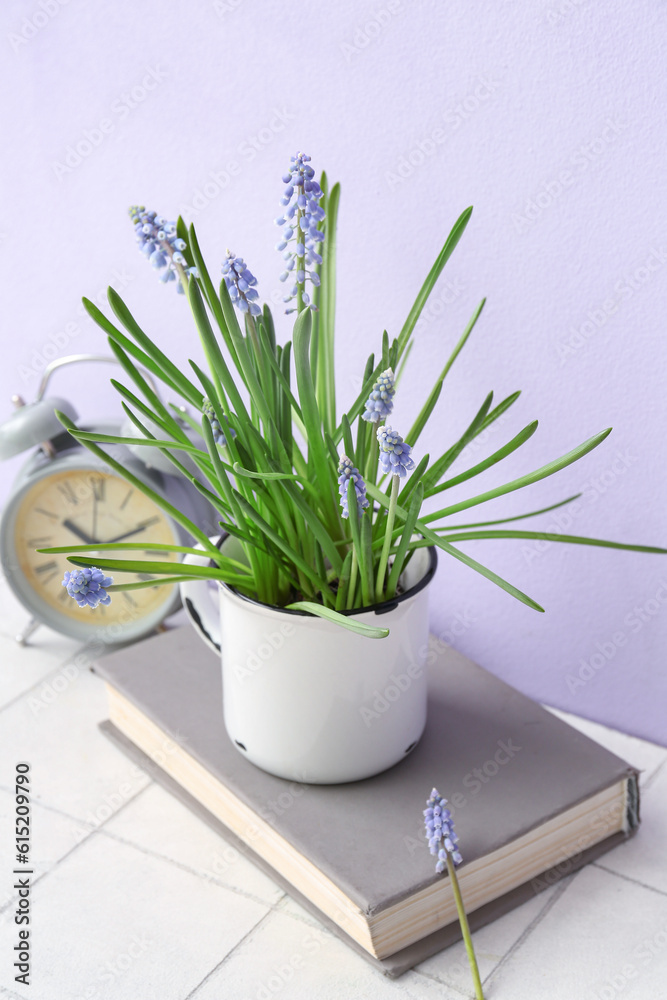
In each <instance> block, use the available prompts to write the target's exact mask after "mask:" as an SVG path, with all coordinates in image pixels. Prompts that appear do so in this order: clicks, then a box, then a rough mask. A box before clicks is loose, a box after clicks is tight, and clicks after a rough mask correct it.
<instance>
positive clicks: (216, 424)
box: [201, 396, 236, 447]
mask: <svg viewBox="0 0 667 1000" xmlns="http://www.w3.org/2000/svg"><path fill="white" fill-rule="evenodd" d="M201 411H202V413H203V414H205V416H207V417H208V419H209V421H210V424H211V432H212V434H213V440H214V441H215V443H216V444H221V445H222V446H223V447H225V446H226V444H227V438H226V436H225V435H227V434H228V435H229V436H230V437H232V438H235V437H236V431H235V430H234V428H233V427H230V426H229V425H227V427H226V428H225V430H224V431H223V429H222V427H221V426H220V421H219V420H218V418H217V417H216V415H215V410H214V409H213V405H212V403H211V401H210V399H208V398H207V397H206V396H204V399H203V402H202V407H201ZM225 420H226V418H225Z"/></svg>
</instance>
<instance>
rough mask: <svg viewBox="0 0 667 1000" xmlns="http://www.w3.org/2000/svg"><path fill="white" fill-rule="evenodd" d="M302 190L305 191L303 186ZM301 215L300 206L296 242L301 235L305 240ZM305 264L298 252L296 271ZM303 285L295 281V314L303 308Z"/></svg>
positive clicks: (303, 258)
mask: <svg viewBox="0 0 667 1000" xmlns="http://www.w3.org/2000/svg"><path fill="white" fill-rule="evenodd" d="M303 190H304V191H305V188H304V189H303ZM302 215H303V212H302V211H301V209H300V208H298V209H297V212H296V242H297V243H298V242H299V241H300V240H301V238H302V237H303V239H304V240H305V236H304V234H303V233H302V232H301V225H300V222H301V216H302ZM305 266H306V257H305V254H304V256H303V257H299V256H298V254H297V257H296V266H295V270H296V271H297V272H298V271H299V268H300V267H302V268H305ZM295 277H296V275H295ZM305 285H306V283H305V281H304V282H299V281H298V280H297V283H296V314H297V316H298V315H299V313H300V312H301V310H302V309H303V290H304V288H305Z"/></svg>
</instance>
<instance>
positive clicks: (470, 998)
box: [410, 948, 474, 1000]
mask: <svg viewBox="0 0 667 1000" xmlns="http://www.w3.org/2000/svg"><path fill="white" fill-rule="evenodd" d="M441 950H442V951H447V948H443V949H441ZM435 954H436V955H439V954H440V952H436V953H435ZM429 957H430V958H433V957H434V956H433V955H431V956H429ZM425 961H426V959H425ZM410 971H411V972H414V974H415V975H417V976H421V977H422V979H427V980H428V981H429V983H437V984H438V986H444V987H445V989H447V990H451V991H453V992H454V993H458V994H459V995H460V996H462V997H464V998H465V1000H474V997H473V995H472V993H469V992H467V991H466V992H464V991H463V990H462V989H461V987H460V986H455V985H454V984H453V983H448V982H446V981H445V980H444V979H439V978H438V977H437V976H434V975H433V973H431V972H420V971H419V969H417V968H413V969H411V970H410Z"/></svg>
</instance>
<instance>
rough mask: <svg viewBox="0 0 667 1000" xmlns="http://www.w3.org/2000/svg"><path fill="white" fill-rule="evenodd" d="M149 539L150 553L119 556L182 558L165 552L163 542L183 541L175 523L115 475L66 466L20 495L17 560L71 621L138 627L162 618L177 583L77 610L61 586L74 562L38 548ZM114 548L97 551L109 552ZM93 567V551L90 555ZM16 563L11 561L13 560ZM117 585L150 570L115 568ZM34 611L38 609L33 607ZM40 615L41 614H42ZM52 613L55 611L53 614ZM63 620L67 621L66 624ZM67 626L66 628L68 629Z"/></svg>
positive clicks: (42, 598) (42, 596) (41, 597)
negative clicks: (148, 621) (135, 572)
mask: <svg viewBox="0 0 667 1000" xmlns="http://www.w3.org/2000/svg"><path fill="white" fill-rule="evenodd" d="M125 539H127V541H128V542H130V541H131V542H144V541H145V542H146V543H147V545H150V551H148V552H146V553H143V552H139V551H134V552H133V551H131V550H130V551H128V552H117V553H114V554H113V555H115V556H116V557H117V558H120V559H133V558H136V559H151V558H152V559H154V560H159V561H160V562H164V561H172V562H174V563H177V562H178V554H177V553H174V552H164V551H162V552H161V551H160V544H161V543H162V544H167V545H174V544H176V545H178V544H179V541H180V540H179V538H178V537H177V536H176V534H175V531H174V528H173V526H172V523H171V521H170V520H169V519H168V518H167V517H166V515H165V514H164V512H163V511H162V510H161V509H160V508H159V507H158V506H157V505H156V504H154V503H153V501H152V500H150V499H149V498H148V497H147V496H145V495H144V494H143V493H142V492H141V491H140V490H138V489H136V488H135V487H133V486H132V485H131V484H130V483H128V482H126V480H124V479H121V478H120V477H119V476H116V475H114V474H113V473H109V472H105V471H102V470H97V469H90V468H80V469H78V468H69V469H67V470H63V471H58V472H55V471H54V472H53V473H51V474H49V475H46V476H44V477H42V478H40V479H38V480H37V481H36V482H35V483H33V485H32V486H30V487H29V488H28V490H27V491H26V492H25V493H23V495H22V497H21V500H20V506H19V509H18V512H17V514H16V518H15V525H14V539H13V544H14V548H15V563H16V564H17V566H18V572H19V573H20V574H22V576H23V578H24V580H23V583H22V589H23V590H25V586H24V584H25V583H27V584H28V587H29V589H30V590H32V591H33V592H34V595H35V597H37V599H38V602H43V603H45V604H46V605H47V606H48V608H49V609H50V611H51V612H52V613H53V612H55V613H56V614H57V616H58V619H60V620H62V619H63V618H65V619H72V620H74V621H76V622H78V623H81V624H84V625H85V624H88V625H90V626H91V628H93V629H96V628H99V627H100V626H108V625H117V626H119V627H121V628H122V629H123V631H127V632H132V633H136V632H137V631H141V625H142V622H145V620H146V619H147V618H149V619H150V621H151V624H157V623H158V622H159V621H160V619H161V617H162V615H163V614H165V613H166V612H167V610H168V607H169V605H171V604H172V603H173V600H174V587H173V586H166V587H158V586H155V587H147V588H145V589H141V590H131V591H117V592H115V593H112V595H111V604H109V605H106V606H105V605H103V604H100V605H98V607H97V608H95V609H92V608H80V607H79V606H78V604H77V603H76V601H75V600H73V599H72V598H71V597H69V595H68V593H67V590H66V588H65V587H63V586H62V585H61V584H62V579H63V575H64V573H65V570H68V569H69V570H71V569H74V568H75V567H74V566H72V564H71V563H69V562H68V561H67V556H65V555H45V554H43V553H40V552H37V551H35V550H36V549H38V548H47V547H51V546H61V545H81V544H91V543H93V542H110V541H118V542H120V541H125ZM111 555H112V554H111V553H104V552H102V553H100V556H101V557H105V558H110V557H111ZM82 558H85V559H88V558H90V564H91V565H95V554H94V553H91V554H90V556H88V553H85V554H83V555H82ZM13 561H14V560H13ZM111 575H112V576H113V578H114V583H124V582H128V583H129V582H136V581H138V580H140V579H148V578H149V577H148V576H147V575H146V574H129V573H116V572H114V571H111ZM35 610H37V608H35ZM37 613H38V614H39V612H37ZM49 617H50V618H51V619H53V614H51V615H50V616H49ZM63 624H64V623H63ZM63 630H64V629H63Z"/></svg>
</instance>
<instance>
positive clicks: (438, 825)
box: [424, 788, 463, 874]
mask: <svg viewBox="0 0 667 1000" xmlns="http://www.w3.org/2000/svg"><path fill="white" fill-rule="evenodd" d="M424 826H425V827H426V839H427V840H428V846H429V850H430V852H431V854H436V855H437V857H438V861H437V864H436V866H435V870H436V872H437V873H438V874H440V873H441V872H444V870H445V868H446V867H447V855H448V854H449V855H450V856H451V859H452V861H453V862H454V864H455V865H460V864H461V862H462V861H463V858H462V857H461V854H460V852H459V849H458V842H459V838H458V837H457V836H456V833H455V832H454V822H453V820H452V814H451V812H450V811H449V809H448V808H447V799H445V798H443V797H442V795H440V794H439V792H438V789H437V788H434V789H433V790H432V792H431V797H430V799H427V801H426V809H425V810H424Z"/></svg>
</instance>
